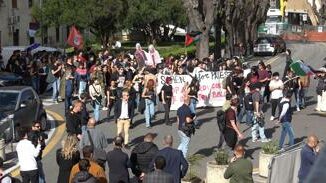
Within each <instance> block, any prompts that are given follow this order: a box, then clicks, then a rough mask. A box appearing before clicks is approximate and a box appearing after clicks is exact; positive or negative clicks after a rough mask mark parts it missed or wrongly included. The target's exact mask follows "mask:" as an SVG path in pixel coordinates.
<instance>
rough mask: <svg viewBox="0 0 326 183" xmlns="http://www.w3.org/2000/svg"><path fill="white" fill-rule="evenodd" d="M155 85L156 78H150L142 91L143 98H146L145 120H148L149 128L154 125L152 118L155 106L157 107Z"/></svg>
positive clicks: (147, 125)
mask: <svg viewBox="0 0 326 183" xmlns="http://www.w3.org/2000/svg"><path fill="white" fill-rule="evenodd" d="M154 86H155V82H154V80H149V81H148V82H147V85H146V86H145V88H144V91H143V93H142V98H144V99H145V121H146V127H147V128H151V127H152V120H153V118H154V115H155V109H154V108H155V101H156V95H155V89H154Z"/></svg>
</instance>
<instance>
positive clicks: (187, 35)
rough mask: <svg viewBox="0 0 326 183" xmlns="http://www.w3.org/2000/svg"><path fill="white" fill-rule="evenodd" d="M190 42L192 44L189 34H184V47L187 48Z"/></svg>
mask: <svg viewBox="0 0 326 183" xmlns="http://www.w3.org/2000/svg"><path fill="white" fill-rule="evenodd" d="M192 42H194V38H192V37H191V36H190V35H189V34H186V40H185V45H186V46H189V45H191V43H192Z"/></svg>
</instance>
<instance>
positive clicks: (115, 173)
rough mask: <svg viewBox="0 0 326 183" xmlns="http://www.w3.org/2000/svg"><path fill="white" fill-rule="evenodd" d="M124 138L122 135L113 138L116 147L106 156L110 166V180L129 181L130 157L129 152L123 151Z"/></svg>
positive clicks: (114, 181)
mask: <svg viewBox="0 0 326 183" xmlns="http://www.w3.org/2000/svg"><path fill="white" fill-rule="evenodd" d="M123 143H124V139H123V137H121V136H117V137H115V138H114V140H113V145H114V149H113V150H112V151H109V152H108V153H107V156H106V160H107V163H108V167H109V170H110V171H109V182H113V183H117V182H125V183H129V172H128V168H129V167H130V164H129V157H128V154H126V153H125V152H123V151H122V146H123Z"/></svg>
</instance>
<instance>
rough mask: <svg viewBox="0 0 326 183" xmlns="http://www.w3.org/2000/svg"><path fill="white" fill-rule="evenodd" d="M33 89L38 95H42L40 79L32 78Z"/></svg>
mask: <svg viewBox="0 0 326 183" xmlns="http://www.w3.org/2000/svg"><path fill="white" fill-rule="evenodd" d="M32 87H33V89H34V90H35V91H36V93H40V79H39V78H38V77H32Z"/></svg>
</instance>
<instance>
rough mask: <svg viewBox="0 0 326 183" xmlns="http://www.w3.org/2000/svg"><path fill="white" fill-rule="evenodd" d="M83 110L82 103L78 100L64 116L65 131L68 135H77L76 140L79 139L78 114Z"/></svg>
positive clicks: (79, 125) (79, 121) (79, 120)
mask: <svg viewBox="0 0 326 183" xmlns="http://www.w3.org/2000/svg"><path fill="white" fill-rule="evenodd" d="M82 109H83V103H82V102H81V101H80V100H77V101H75V103H74V104H73V108H72V110H71V111H69V112H68V113H67V114H66V129H67V133H68V134H70V135H74V134H75V135H77V137H78V139H81V134H82V130H81V115H80V112H81V111H82Z"/></svg>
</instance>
